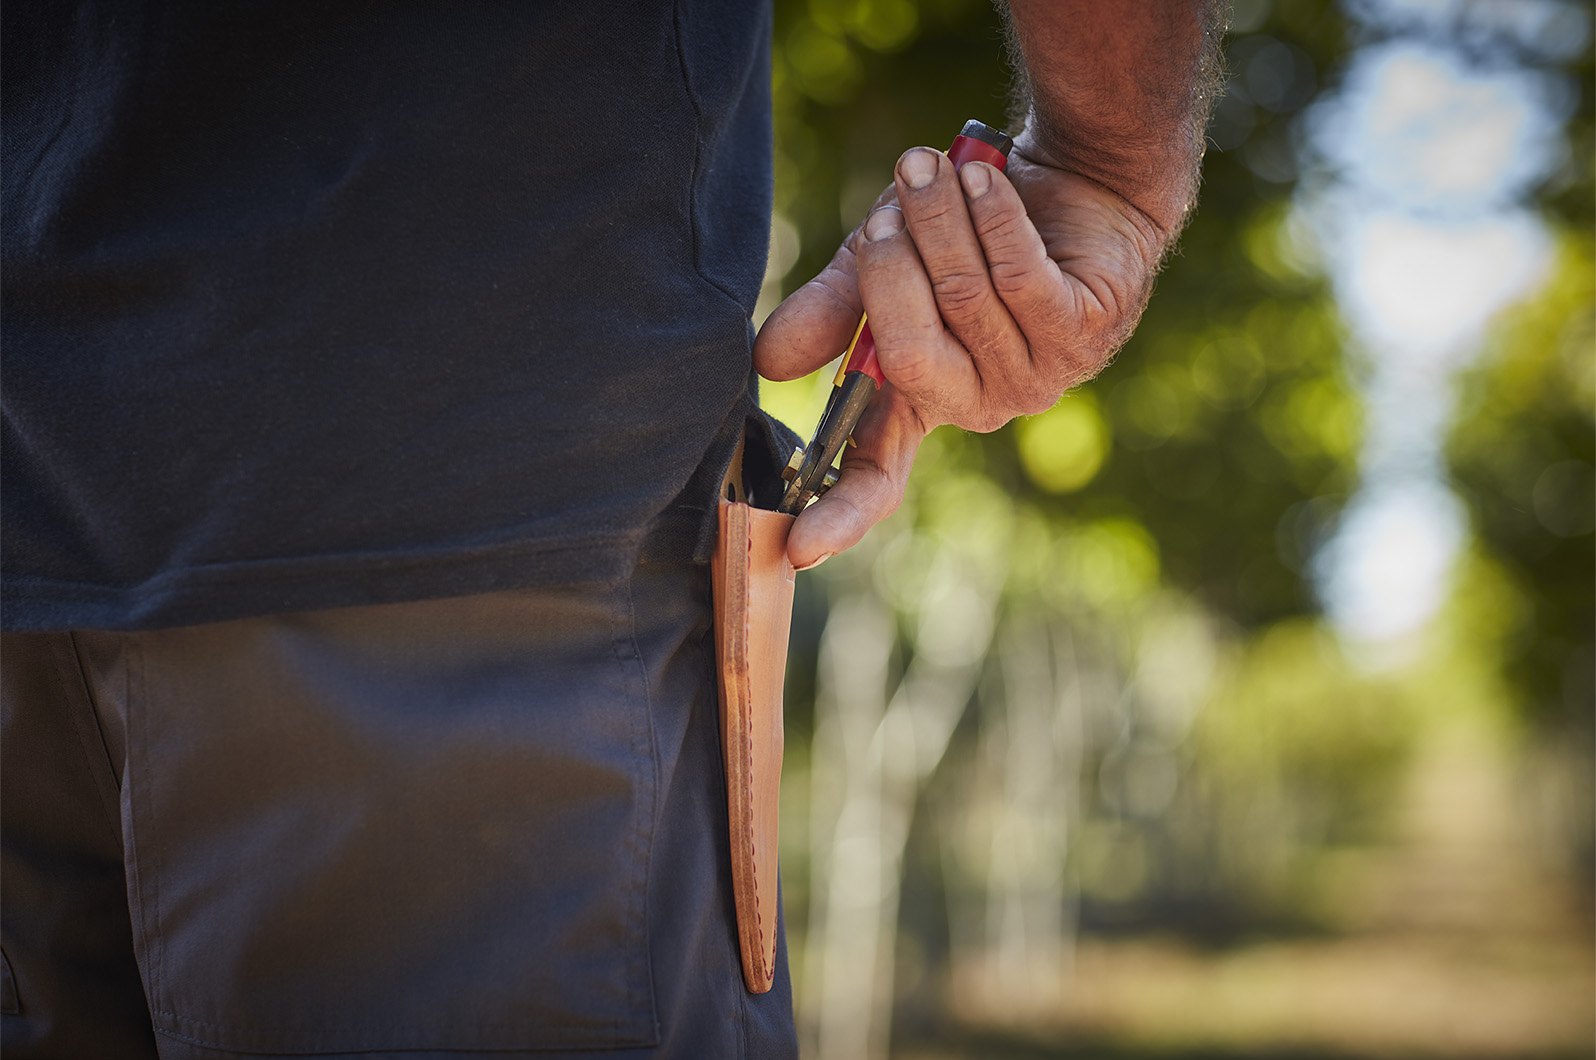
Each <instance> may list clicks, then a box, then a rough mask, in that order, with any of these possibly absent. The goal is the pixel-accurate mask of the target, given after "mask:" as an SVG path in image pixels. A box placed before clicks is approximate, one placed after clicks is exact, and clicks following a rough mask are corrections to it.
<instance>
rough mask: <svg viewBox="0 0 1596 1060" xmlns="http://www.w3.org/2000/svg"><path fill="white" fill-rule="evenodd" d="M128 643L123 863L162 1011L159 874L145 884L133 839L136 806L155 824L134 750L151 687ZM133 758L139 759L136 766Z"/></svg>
mask: <svg viewBox="0 0 1596 1060" xmlns="http://www.w3.org/2000/svg"><path fill="white" fill-rule="evenodd" d="M126 643H127V650H126V652H125V656H124V657H125V661H126V665H125V667H124V669H123V673H124V678H123V679H124V681H125V682H126V684H125V685H124V688H125V693H124V695H125V698H124V700H123V702H124V704H125V705H126V709H127V719H126V725H127V768H126V772H125V773H124V774H123V777H122V783H123V787H124V788H125V789H127V790H126V792H125V795H126V798H127V801H128V807H129V813H128V814H127V818H126V823H125V826H124V834H123V836H122V851H123V853H122V865H123V871H124V872H125V873H126V875H127V884H128V896H129V902H128V905H129V907H130V908H131V910H132V913H133V931H134V936H135V937H134V943H135V950H136V952H138V953H140V954H143V955H144V959H143V960H141V961H140V962H139V970H140V972H142V973H143V976H144V989H145V991H146V992H147V994H148V999H149V1006H150V1011H151V1012H164V1011H165V1009H166V1008H167V1007H169V1006H168V1005H166V1004H164V1003H163V1002H162V998H161V979H160V972H161V967H162V961H164V960H165V957H166V955H165V953H164V952H163V948H164V939H163V937H162V934H161V902H160V893H159V886H158V883H157V881H158V880H159V878H160V873H158V872H157V873H152V874H151V876H150V882H149V885H148V886H146V885H145V883H144V873H143V871H142V867H141V865H140V861H139V854H138V851H139V846H138V844H137V843H136V842H135V841H134V839H135V836H134V835H133V829H134V824H133V822H134V821H135V820H137V819H138V816H139V815H138V813H137V812H136V810H135V807H134V803H135V802H137V801H138V800H139V799H140V798H141V797H142V798H143V799H144V800H146V802H145V805H144V819H145V820H151V819H152V815H153V813H154V810H153V808H152V807H151V806H150V805H149V804H148V801H147V800H148V799H149V784H150V781H151V778H149V777H146V776H145V775H144V773H145V771H144V769H143V768H142V759H144V758H145V757H147V756H145V755H144V754H142V753H136V752H135V748H137V750H138V752H143V751H144V750H145V747H144V744H145V743H146V742H147V734H146V733H145V731H144V730H145V728H146V725H145V722H144V719H143V718H142V717H140V716H139V715H142V714H143V712H144V707H145V705H146V703H147V702H148V695H147V693H148V690H149V689H148V684H149V683H148V675H147V674H146V672H145V669H146V667H145V659H144V650H143V644H142V642H141V640H140V638H139V637H138V636H137V635H131V636H129V637H128V638H127V641H126ZM135 687H136V688H137V693H138V694H137V696H135V695H134V690H135ZM135 759H138V760H140V761H139V762H136V761H135ZM146 909H148V911H146ZM152 917H153V919H154V921H155V924H154V929H153V930H151V926H150V924H149V923H148V919H149V918H152ZM157 1031H159V1028H157Z"/></svg>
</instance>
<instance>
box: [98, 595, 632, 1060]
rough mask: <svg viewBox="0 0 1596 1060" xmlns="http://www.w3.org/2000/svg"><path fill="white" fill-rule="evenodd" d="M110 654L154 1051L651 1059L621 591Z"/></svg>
mask: <svg viewBox="0 0 1596 1060" xmlns="http://www.w3.org/2000/svg"><path fill="white" fill-rule="evenodd" d="M120 643H121V644H122V645H123V651H124V654H125V660H124V662H125V666H124V673H125V681H124V682H123V686H122V687H123V689H124V691H123V692H122V694H123V695H124V696H125V708H126V712H127V735H128V765H127V773H126V776H125V777H124V782H123V799H124V820H125V821H126V822H127V827H126V830H125V831H126V839H125V842H126V845H127V850H126V860H127V865H128V869H129V892H130V905H131V907H132V910H133V922H134V933H135V943H136V946H137V949H138V951H139V959H140V964H141V967H142V969H143V972H144V977H145V983H146V986H147V989H148V992H149V998H150V1007H151V1010H152V1013H153V1015H154V1019H155V1024H156V1027H157V1029H158V1030H160V1031H161V1032H162V1033H164V1034H167V1035H171V1036H174V1037H177V1038H181V1039H184V1040H187V1041H189V1042H193V1043H197V1044H201V1045H205V1046H209V1047H214V1048H220V1049H226V1050H235V1051H240V1052H265V1053H292V1052H362V1051H384V1050H405V1049H411V1050H424V1049H436V1050H447V1049H482V1050H491V1049H505V1050H510V1049H540V1048H542V1049H584V1048H602V1047H617V1046H641V1045H650V1044H652V1043H653V1042H654V1041H655V1039H656V1034H657V1032H656V1025H655V1015H654V999H653V991H652V984H651V981H650V973H649V952H648V941H647V925H646V921H645V912H646V911H645V903H644V897H645V893H646V887H647V869H648V864H649V849H650V842H651V832H652V826H653V822H652V812H653V805H654V801H655V786H656V764H655V755H654V753H653V741H652V733H651V728H650V720H649V719H650V714H649V704H648V694H647V688H646V684H645V680H644V676H643V670H642V664H641V661H640V660H639V659H638V658H637V656H636V651H635V648H634V646H633V636H632V622H631V613H630V609H629V605H628V603H627V595H626V590H625V587H624V586H618V587H612V586H594V587H588V588H584V589H571V588H561V589H550V590H528V591H517V592H509V593H496V594H489V595H484V596H476V597H469V598H462V599H459V600H444V601H428V602H422V603H416V604H401V605H389V606H382V607H364V608H349V609H343V610H338V611H328V612H318V613H309V614H302V615H290V616H276V617H271V618H262V619H250V620H245V621H240V622H228V623H219V624H216V625H210V626H197V627H190V628H186V629H174V630H161V631H157V632H153V633H143V634H134V635H131V636H128V637H126V638H124V639H123V640H122V641H121V642H120ZM108 684H109V685H114V684H115V682H114V681H113V682H108ZM115 691H116V690H115V689H114V688H109V689H107V690H105V694H114V693H115Z"/></svg>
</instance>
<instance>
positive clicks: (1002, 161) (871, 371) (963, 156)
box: [837, 122, 1009, 390]
mask: <svg viewBox="0 0 1596 1060" xmlns="http://www.w3.org/2000/svg"><path fill="white" fill-rule="evenodd" d="M975 124H979V123H976V122H971V123H968V124H966V125H965V129H966V131H970V125H975ZM981 128H982V129H983V130H984V129H987V126H984V125H983V126H981ZM992 132H993V133H994V134H995V135H996V136H997V137H1001V138H1002V139H1001V141H1000V142H1007V141H1008V137H1006V136H1003V134H1002V133H997V132H996V131H995V130H992ZM948 159H949V160H950V161H952V163H953V169H954V172H958V170H959V168H960V167H961V166H963V165H964V163H966V162H985V163H986V164H987V165H989V166H996V167H997V168H998V169H999V170H1003V169H1005V168H1007V166H1008V164H1009V156H1008V152H1007V151H1005V150H1000V149H999V148H997V147H995V146H993V145H992V144H990V143H987V142H985V141H983V140H977V139H976V138H975V137H973V136H966V135H964V134H963V133H960V134H959V135H958V136H955V137H954V138H953V146H952V147H949V148H948ZM849 372H863V373H864V374H865V375H868V376H869V377H870V378H871V379H873V380H875V384H876V389H877V390H880V389H881V384H883V383H885V382H886V381H887V377H886V376H884V375H882V374H881V365H880V364H878V363H877V362H876V340H875V336H873V335H871V334H870V322H869V321H868V320H866V319H865V318H864V317H860V318H859V329H858V331H856V332H855V333H854V337H853V342H852V343H850V344H849V346H848V358H847V360H846V361H844V362H843V367H842V371H841V372H840V373H838V375H837V378H838V380H841V379H842V377H843V376H845V375H847V374H848V373H849Z"/></svg>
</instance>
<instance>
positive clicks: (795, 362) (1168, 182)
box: [754, 0, 1226, 568]
mask: <svg viewBox="0 0 1596 1060" xmlns="http://www.w3.org/2000/svg"><path fill="white" fill-rule="evenodd" d="M1001 6H1004V7H1006V9H1007V14H1008V17H1009V27H1010V29H1011V31H1012V32H1011V45H1012V52H1013V54H1012V56H1011V58H1012V59H1013V60H1014V62H1015V66H1016V73H1017V74H1018V75H1019V82H1020V85H1021V88H1022V89H1023V91H1024V93H1025V95H1026V97H1027V98H1028V100H1029V107H1028V114H1029V117H1028V121H1027V127H1026V131H1025V132H1024V133H1023V134H1022V135H1021V136H1020V137H1019V138H1018V140H1017V141H1016V143H1015V147H1014V151H1013V153H1012V155H1011V157H1010V161H1009V167H1008V173H1007V175H1006V176H1005V175H1004V174H1003V173H1000V172H999V171H998V170H996V169H994V168H993V167H991V166H988V165H986V164H984V163H981V162H971V163H969V164H967V165H966V166H964V167H963V168H962V169H961V170H960V172H959V173H958V174H957V175H955V173H954V171H953V164H952V163H951V162H950V161H949V160H948V158H947V156H945V155H943V154H941V153H940V152H937V151H932V150H930V149H928V148H923V147H917V148H915V149H914V150H912V151H909V152H907V153H906V154H904V155H903V157H902V158H900V159H899V160H898V167H897V173H896V179H895V180H894V182H893V186H892V187H891V188H889V189H887V191H886V192H885V193H884V194H883V195H882V197H881V198H880V199H879V200H877V202H876V206H875V208H874V209H873V210H872V211H871V212H870V215H869V216H868V217H867V218H865V221H864V223H863V224H862V225H860V227H859V228H858V229H856V230H855V231H854V233H853V234H852V235H850V236H849V237H848V239H847V240H846V241H844V243H843V245H842V247H841V249H839V250H838V251H837V254H836V256H835V257H834V258H832V260H831V264H830V265H828V266H827V267H826V268H825V269H824V270H823V271H822V272H821V273H820V275H819V276H817V277H815V278H814V279H813V280H811V281H810V282H809V283H807V284H805V285H804V286H803V287H802V288H800V289H799V290H797V291H795V292H794V293H793V294H792V296H791V297H789V298H788V299H787V300H786V301H785V302H783V303H782V304H781V305H780V306H779V307H777V309H776V311H775V312H774V313H773V314H771V316H770V319H769V320H767V321H766V322H765V326H764V327H763V328H762V329H761V330H760V333H759V338H758V340H757V341H756V342H755V344H754V366H755V367H756V368H757V369H758V370H759V373H760V374H761V375H763V376H765V377H766V378H769V379H794V378H797V377H799V376H802V375H806V374H808V373H809V372H812V371H814V370H815V369H816V368H819V367H820V366H821V365H823V364H825V363H826V362H828V361H830V360H831V359H832V358H834V357H836V356H837V354H838V353H840V352H841V351H842V350H843V348H844V347H845V346H846V345H847V343H848V340H849V339H850V338H851V337H852V335H853V329H854V327H855V326H856V325H857V324H858V322H859V313H860V311H861V310H865V311H868V313H869V315H870V330H871V332H872V333H874V335H875V340H876V356H877V358H878V360H879V362H880V365H881V370H882V373H883V374H884V375H885V376H886V378H887V383H886V385H885V386H884V387H883V388H882V389H881V391H880V392H879V393H877V394H876V396H875V398H874V400H873V401H872V403H871V405H870V408H869V409H868V410H866V412H865V414H864V417H863V418H862V419H861V420H860V421H859V426H858V427H857V428H856V429H855V431H854V435H853V437H854V441H855V442H856V443H857V446H856V447H853V448H850V449H848V450H847V451H846V452H845V454H844V456H843V461H842V476H841V479H840V480H839V481H838V483H837V485H836V486H835V487H833V488H832V489H831V491H830V492H828V493H827V494H826V495H825V496H824V497H822V498H821V499H820V500H819V501H817V502H815V503H814V504H813V505H811V506H810V507H809V508H808V509H807V510H806V511H804V512H803V513H802V514H801V515H800V516H799V517H798V521H797V523H796V524H795V525H794V526H793V530H792V535H791V537H790V538H789V542H788V547H787V553H788V556H789V557H790V558H791V559H792V561H793V565H794V566H796V567H799V568H803V567H808V566H813V565H814V564H816V563H819V562H820V561H821V560H823V559H825V558H826V557H827V556H830V555H833V554H835V553H837V552H840V551H842V550H843V549H845V548H849V547H850V546H852V545H854V544H855V543H857V542H858V541H859V539H860V538H861V537H863V536H864V533H865V531H866V530H868V529H869V528H870V527H871V526H873V525H874V524H875V523H877V522H879V521H881V520H882V519H884V518H886V517H887V516H888V515H890V514H892V512H893V511H894V510H896V508H897V507H898V504H899V502H900V501H901V500H902V499H903V489H904V485H905V484H906V482H907V481H908V477H909V468H910V467H911V466H912V465H913V463H914V455H915V452H916V451H917V450H918V449H919V446H920V439H921V438H923V437H924V436H925V434H926V432H927V431H929V430H931V428H933V427H935V426H937V425H939V424H943V423H952V424H956V425H958V426H960V427H963V428H965V429H967V430H974V431H991V430H996V429H997V428H998V427H1001V426H1002V425H1003V424H1005V423H1007V422H1008V421H1009V420H1011V419H1013V418H1014V417H1015V416H1019V415H1024V414H1027V413H1036V412H1042V411H1044V410H1046V409H1048V408H1050V407H1051V406H1052V405H1053V403H1054V402H1055V401H1057V400H1058V399H1059V396H1060V395H1061V394H1063V392H1064V391H1065V390H1066V389H1068V388H1069V387H1071V386H1074V385H1075V384H1077V383H1080V382H1082V381H1084V380H1086V379H1089V378H1091V376H1093V375H1094V374H1096V373H1097V371H1098V370H1099V369H1101V368H1102V367H1103V365H1104V364H1106V363H1107V362H1108V360H1109V358H1110V357H1112V356H1113V355H1114V351H1115V350H1117V349H1118V348H1119V346H1120V344H1121V343H1123V342H1124V341H1125V339H1126V338H1127V337H1129V335H1130V333H1131V330H1132V329H1133V328H1134V327H1135V326H1136V321H1137V319H1138V318H1139V317H1140V315H1141V311H1142V307H1143V306H1144V305H1145V304H1146V302H1147V296H1148V293H1149V292H1150V290H1151V288H1152V278H1153V274H1154V272H1155V271H1156V269H1157V267H1158V262H1159V259H1160V258H1161V257H1162V255H1163V253H1164V251H1165V250H1166V249H1167V248H1168V246H1169V244H1170V243H1171V242H1172V241H1173V240H1174V238H1175V236H1176V235H1177V234H1178V233H1179V230H1180V227H1181V226H1182V225H1183V224H1184V223H1185V220H1186V218H1187V215H1188V213H1189V208H1190V205H1191V202H1192V198H1193V195H1194V193H1195V188H1196V174H1197V165H1198V162H1199V161H1200V159H1201V158H1202V130H1203V126H1204V123H1205V119H1206V116H1207V113H1208V110H1209V108H1210V106H1211V104H1212V102H1213V98H1214V95H1215V91H1216V88H1217V84H1218V58H1217V57H1218V42H1219V38H1220V36H1221V35H1222V34H1223V23H1224V18H1225V9H1226V5H1225V4H1224V3H1223V0H1121V2H1118V3H1115V2H1110V0H1007V2H1006V4H1003V5H1001Z"/></svg>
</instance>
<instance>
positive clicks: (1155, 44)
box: [997, 0, 1229, 246]
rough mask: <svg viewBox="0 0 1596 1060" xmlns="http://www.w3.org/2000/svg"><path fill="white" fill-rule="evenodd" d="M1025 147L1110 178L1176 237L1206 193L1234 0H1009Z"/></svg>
mask: <svg viewBox="0 0 1596 1060" xmlns="http://www.w3.org/2000/svg"><path fill="white" fill-rule="evenodd" d="M997 3H998V7H999V9H1000V10H1001V11H1003V13H1004V14H1005V16H1006V18H1007V20H1008V29H1009V45H1010V47H1009V51H1010V58H1011V61H1012V62H1013V63H1014V66H1015V75H1016V78H1017V88H1018V89H1019V93H1020V97H1021V106H1022V108H1023V113H1022V120H1023V121H1024V124H1025V126H1026V129H1025V133H1024V135H1023V136H1022V138H1021V139H1020V148H1021V150H1022V151H1024V152H1026V153H1028V154H1030V155H1032V156H1034V158H1035V160H1036V161H1038V162H1042V163H1044V164H1047V165H1053V166H1057V167H1059V168H1061V169H1067V170H1070V171H1071V172H1075V173H1078V174H1080V175H1081V176H1084V177H1087V178H1089V179H1091V180H1093V181H1096V182H1097V183H1099V184H1101V185H1103V186H1104V187H1106V188H1108V189H1109V190H1110V191H1112V192H1114V193H1115V194H1117V195H1118V196H1120V197H1121V198H1123V199H1124V200H1125V201H1126V202H1127V203H1128V204H1130V205H1131V206H1132V207H1134V208H1135V209H1136V210H1137V211H1138V212H1140V213H1141V214H1142V215H1143V216H1144V217H1146V218H1147V220H1148V221H1149V222H1150V223H1151V224H1152V226H1153V227H1154V228H1155V229H1156V230H1157V232H1158V234H1159V237H1160V242H1161V243H1163V244H1165V245H1166V246H1167V244H1168V243H1170V242H1172V241H1173V240H1174V238H1175V236H1176V235H1178V234H1179V232H1180V229H1181V228H1182V227H1183V226H1184V224H1185V222H1186V219H1187V217H1188V216H1189V214H1190V212H1191V209H1192V206H1193V204H1194V203H1195V201H1196V193H1197V179H1198V168H1199V166H1200V164H1201V161H1202V154H1203V130H1204V127H1205V126H1206V124H1207V120H1208V114H1209V111H1210V110H1211V109H1212V106H1213V102H1214V97H1215V96H1216V94H1217V90H1218V87H1219V79H1220V65H1221V64H1220V58H1219V54H1220V53H1219V45H1220V38H1221V36H1222V34H1223V32H1224V24H1225V19H1226V17H1227V14H1228V8H1229V3H1228V2H1227V0H1117V2H1116V0H997Z"/></svg>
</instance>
